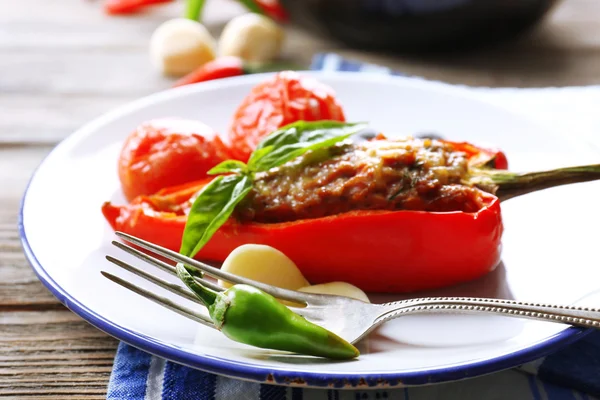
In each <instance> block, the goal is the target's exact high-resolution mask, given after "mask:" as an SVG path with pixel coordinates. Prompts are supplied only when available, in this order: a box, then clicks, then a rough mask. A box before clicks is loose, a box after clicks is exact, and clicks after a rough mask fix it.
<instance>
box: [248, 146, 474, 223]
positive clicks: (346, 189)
mask: <svg viewBox="0 0 600 400" xmlns="http://www.w3.org/2000/svg"><path fill="white" fill-rule="evenodd" d="M467 173H468V157H467V155H466V154H465V153H463V152H457V151H455V150H453V148H452V147H451V146H450V145H448V144H445V143H443V142H440V141H437V140H429V139H412V138H411V139H406V140H372V141H368V142H361V143H352V142H343V143H342V144H339V145H336V146H334V147H330V148H328V149H324V150H320V151H316V152H311V153H307V154H305V155H304V156H302V157H299V158H297V159H295V160H293V161H290V162H288V163H286V164H284V165H282V166H281V167H279V168H275V169H272V170H270V171H268V172H264V173H260V174H257V175H256V177H255V182H254V185H253V189H252V191H251V192H250V194H249V195H248V196H247V198H246V199H245V200H244V201H243V202H242V203H241V204H240V205H239V206H238V207H237V210H236V217H237V218H238V219H240V220H243V221H257V222H283V221H293V220H298V219H308V218H318V217H323V216H328V215H334V214H339V213H342V212H347V211H352V210H422V211H465V212H476V211H478V210H480V209H481V207H482V205H483V202H482V199H481V192H480V191H479V190H478V189H476V188H473V187H469V186H466V185H463V184H461V182H462V181H463V179H464V178H465V177H466V175H467Z"/></svg>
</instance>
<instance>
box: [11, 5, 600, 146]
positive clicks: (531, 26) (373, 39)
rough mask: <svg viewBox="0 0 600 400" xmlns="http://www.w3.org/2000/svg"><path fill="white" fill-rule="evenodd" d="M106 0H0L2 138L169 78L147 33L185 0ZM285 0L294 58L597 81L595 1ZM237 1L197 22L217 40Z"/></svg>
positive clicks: (453, 78) (444, 73)
mask: <svg viewBox="0 0 600 400" xmlns="http://www.w3.org/2000/svg"><path fill="white" fill-rule="evenodd" d="M109 1H111V0H53V1H47V0H22V1H14V0H0V94H1V96H0V131H4V132H3V135H2V141H4V142H6V141H11V140H17V139H18V140H23V139H24V138H26V137H27V136H34V137H35V140H43V141H48V142H55V141H56V140H57V139H59V138H61V137H63V136H64V135H65V134H67V133H69V132H71V131H73V130H74V129H76V128H77V127H78V126H80V125H81V124H82V123H84V122H85V121H87V120H89V119H90V118H93V117H95V116H97V115H99V114H101V113H103V112H105V111H107V110H109V109H111V108H112V107H114V106H117V105H118V104H122V103H124V102H126V101H129V100H131V99H134V98H137V97H140V96H144V95H147V94H150V93H153V92H155V91H158V90H162V89H166V88H168V87H170V86H171V85H173V83H174V79H175V78H174V77H172V76H166V75H165V74H163V73H162V72H161V71H160V69H158V68H157V67H156V66H155V65H154V64H153V63H152V61H151V55H150V41H151V38H152V36H153V34H154V33H155V31H156V30H157V29H158V28H159V26H160V25H161V24H164V23H165V22H166V21H168V20H171V19H173V18H181V17H183V16H184V15H185V14H186V12H187V11H186V7H187V5H186V2H184V1H183V0H175V1H170V2H166V3H163V4H157V5H153V6H148V7H140V8H139V9H138V10H136V12H133V13H130V14H110V13H108V12H107V11H106V7H107V2H109ZM112 1H118V0H112ZM130 1H131V0H130ZM137 1H141V0H137ZM154 1H156V0H154ZM163 1H164V0H163ZM261 1H262V2H266V3H267V4H269V3H271V4H273V1H274V0H261ZM281 1H282V3H281V4H280V5H281V6H283V8H284V10H285V11H286V12H287V20H285V21H283V22H280V21H277V23H278V24H279V25H280V26H281V29H282V30H283V32H284V35H285V36H284V39H283V41H282V44H281V48H280V50H279V52H278V54H277V57H278V59H281V60H285V61H286V62H292V63H294V65H296V66H298V67H299V68H307V67H308V66H309V65H310V62H311V59H312V57H313V55H314V54H315V53H318V52H324V51H327V52H336V53H338V54H340V55H342V56H345V57H350V58H354V59H356V60H360V61H369V62H372V63H378V64H382V65H385V66H387V67H390V68H394V69H396V70H398V71H400V72H403V73H406V74H409V75H417V76H422V77H425V78H427V79H436V80H442V81H446V82H450V83H458V84H467V85H474V86H494V87H505V86H516V87H540V86H568V85H588V84H596V83H600V1H598V0H562V1H555V0H281ZM244 2H245V1H235V0H206V1H205V4H204V7H203V11H202V15H201V24H202V25H203V26H204V27H206V29H207V30H208V31H209V32H210V34H211V35H212V36H213V38H214V40H215V41H218V40H219V38H220V35H221V33H222V32H223V29H224V27H225V26H226V24H228V23H229V22H230V21H231V20H232V19H233V18H234V17H236V16H238V15H241V14H244V13H247V12H248V8H246V7H245V6H244V5H243V3H244ZM275 5H277V4H276V1H275ZM28 109H37V110H43V115H42V116H43V129H44V134H43V135H40V134H39V132H38V131H39V129H40V123H41V121H40V115H39V113H37V114H36V118H35V119H32V118H31V114H29V113H28V112H26V110H28Z"/></svg>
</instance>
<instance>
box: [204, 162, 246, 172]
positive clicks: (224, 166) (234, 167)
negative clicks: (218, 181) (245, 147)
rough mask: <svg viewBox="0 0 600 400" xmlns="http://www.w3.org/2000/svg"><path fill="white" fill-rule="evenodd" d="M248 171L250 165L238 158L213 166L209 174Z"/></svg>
mask: <svg viewBox="0 0 600 400" xmlns="http://www.w3.org/2000/svg"><path fill="white" fill-rule="evenodd" d="M247 171H248V166H247V165H246V164H244V163H243V162H241V161H238V160H226V161H223V162H222V163H220V164H218V165H216V166H214V167H212V168H211V169H210V170H209V171H208V172H207V174H208V175H219V174H228V173H232V172H233V173H239V174H245V173H246V172H247Z"/></svg>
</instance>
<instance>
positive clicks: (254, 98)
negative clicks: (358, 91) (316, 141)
mask: <svg viewBox="0 0 600 400" xmlns="http://www.w3.org/2000/svg"><path fill="white" fill-rule="evenodd" d="M299 120H304V121H319V120H335V121H342V122H343V121H345V116H344V111H343V110H342V107H341V105H340V104H339V103H338V101H337V100H336V98H335V93H334V92H333V90H332V89H331V88H330V87H329V86H327V85H324V84H322V83H320V82H318V81H317V80H316V79H314V78H312V77H307V76H301V75H300V74H298V73H297V72H294V71H283V72H279V73H277V74H276V75H275V76H273V77H272V78H271V79H268V80H266V81H264V82H262V83H260V84H258V85H256V86H255V87H254V88H253V89H252V91H251V92H250V94H249V95H248V96H246V98H245V99H244V100H243V101H242V103H241V104H240V106H239V107H238V108H237V110H236V111H235V113H234V117H233V122H232V124H231V127H230V130H229V135H228V142H229V143H228V144H229V146H230V148H231V153H232V155H233V156H234V158H236V159H238V160H241V161H247V160H248V158H249V156H250V154H251V153H252V151H253V150H254V149H255V148H256V145H257V144H258V143H259V142H260V140H261V139H262V138H264V137H265V136H267V135H268V134H270V133H272V132H273V131H275V130H277V129H279V128H281V127H282V126H285V125H288V124H291V123H293V122H296V121H299Z"/></svg>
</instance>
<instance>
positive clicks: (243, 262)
mask: <svg viewBox="0 0 600 400" xmlns="http://www.w3.org/2000/svg"><path fill="white" fill-rule="evenodd" d="M221 270H222V271H226V272H230V273H232V274H236V275H240V276H243V277H245V278H250V279H254V280H256V281H259V282H263V283H266V284H268V285H273V286H277V287H280V288H284V289H291V290H296V289H298V288H301V287H303V286H308V285H309V283H308V281H307V280H306V279H305V278H304V276H303V275H302V273H301V272H300V270H299V269H298V267H296V264H294V262H293V261H292V260H290V259H289V258H288V257H287V256H286V255H285V254H283V253H282V252H281V251H279V250H277V249H275V248H273V247H271V246H265V245H261V244H245V245H242V246H240V247H238V248H236V249H235V250H233V251H232V252H231V253H230V254H229V256H227V258H226V259H225V262H223V265H222V266H221ZM218 284H219V285H220V286H222V287H224V288H229V287H231V286H232V285H231V284H230V283H229V282H225V281H222V280H219V282H218Z"/></svg>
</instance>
